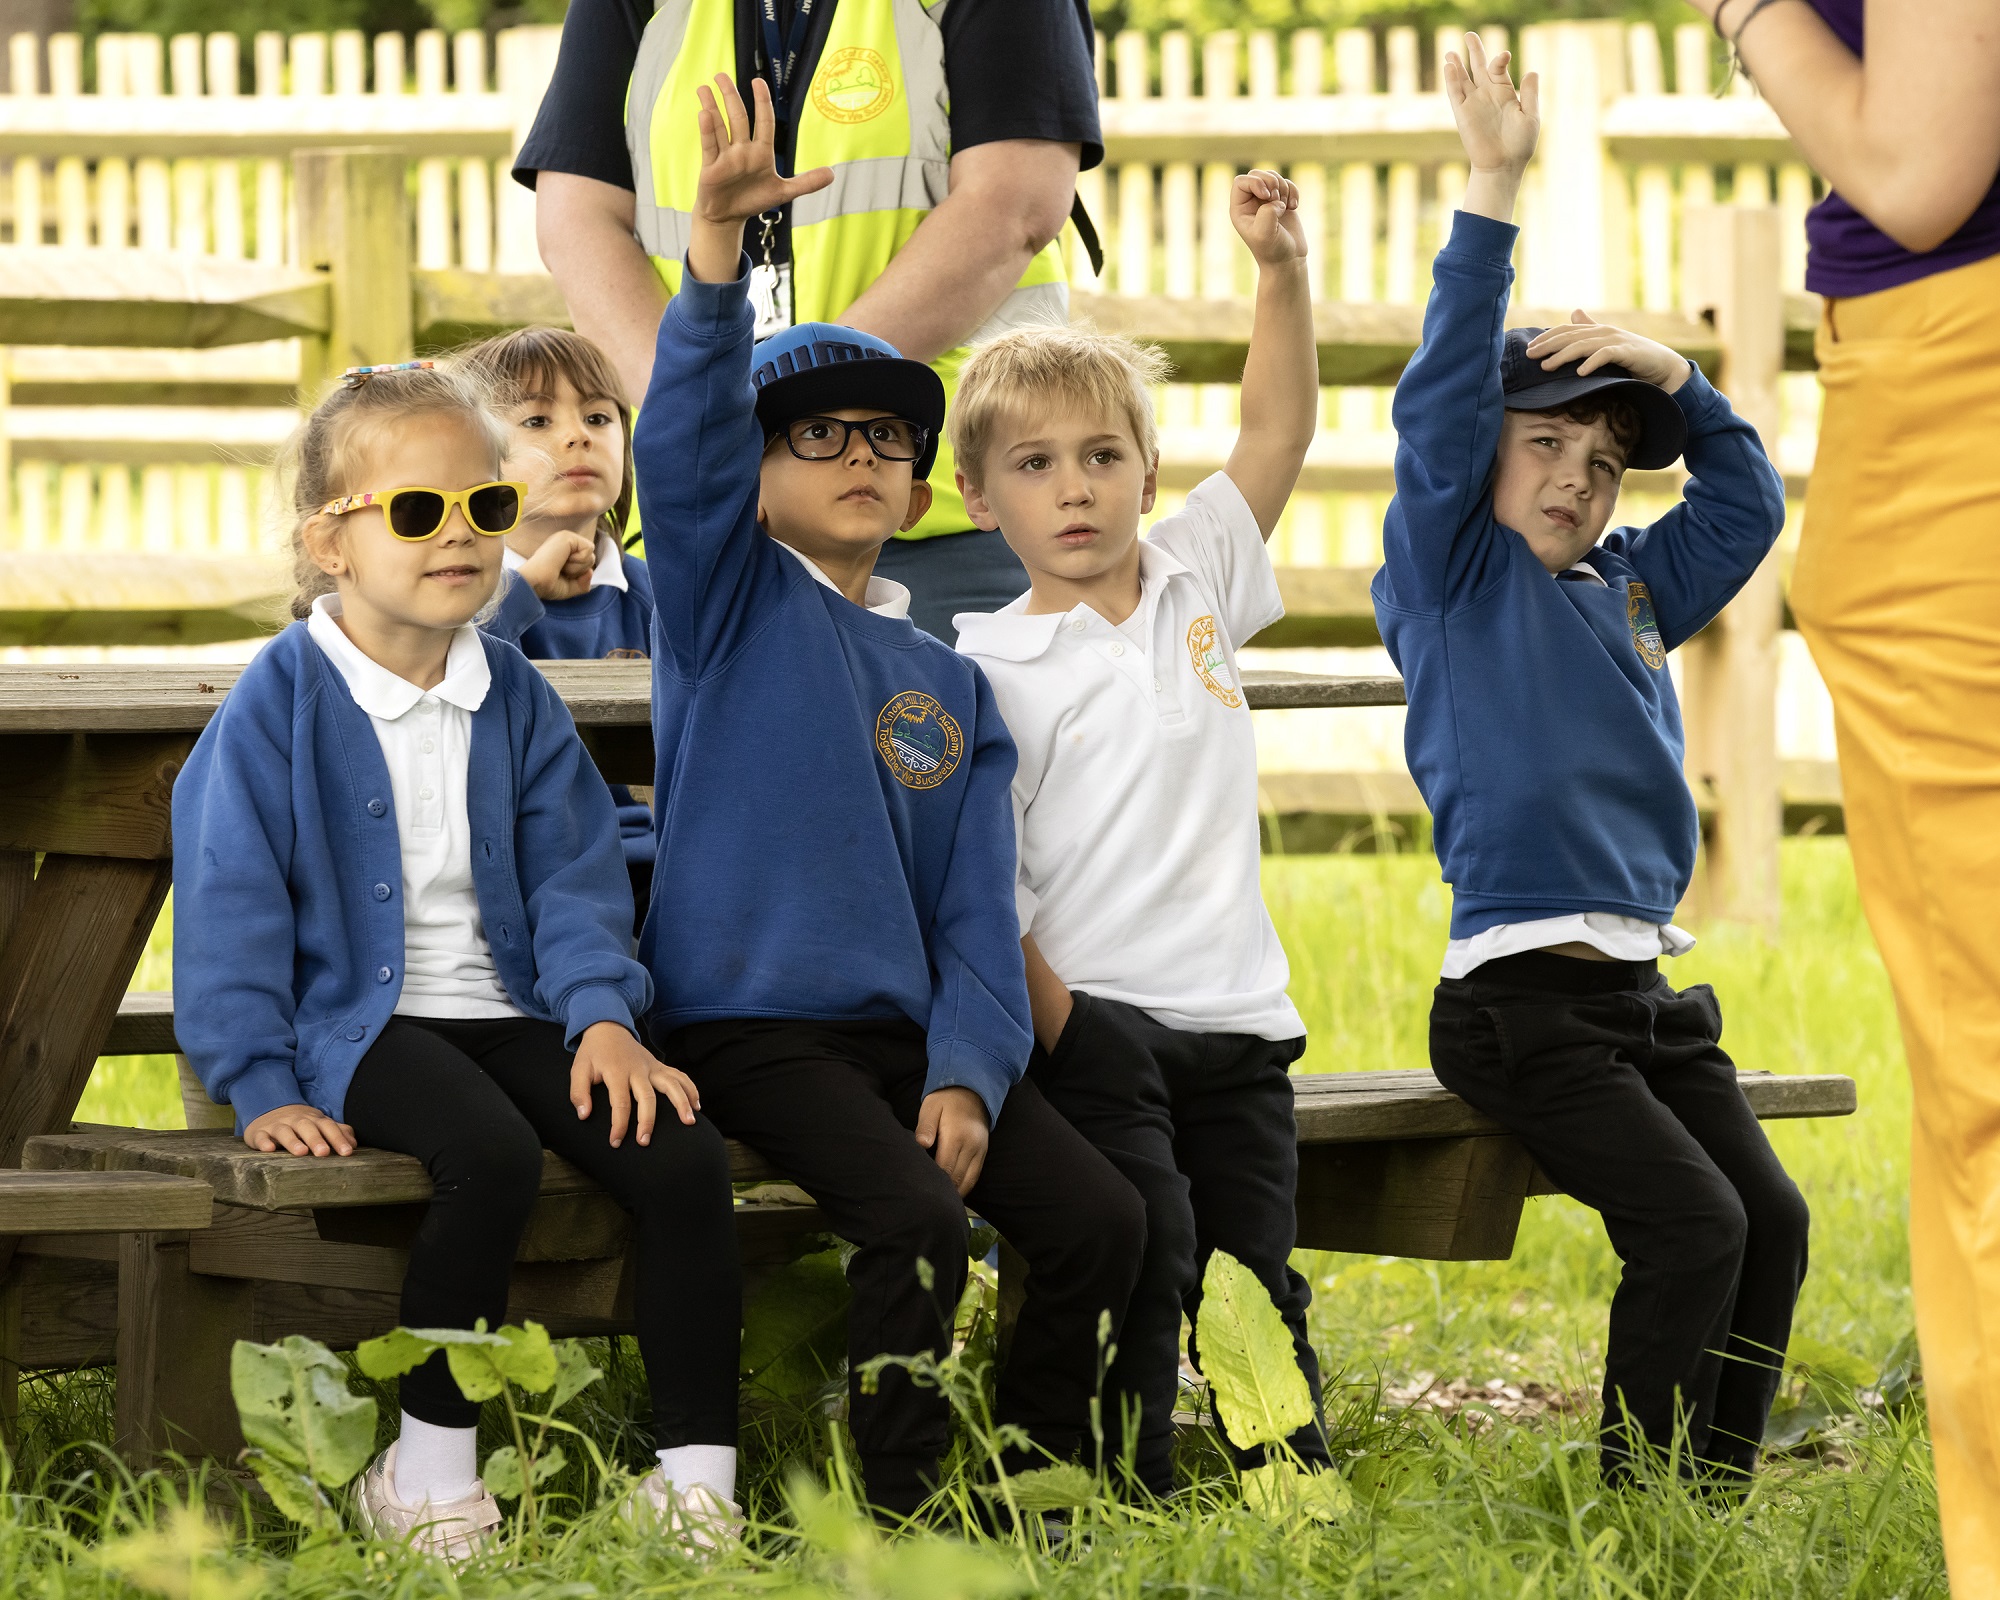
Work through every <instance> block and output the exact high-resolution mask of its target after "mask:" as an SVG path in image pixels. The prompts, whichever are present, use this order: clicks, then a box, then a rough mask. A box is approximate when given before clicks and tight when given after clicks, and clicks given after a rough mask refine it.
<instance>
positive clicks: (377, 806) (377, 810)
mask: <svg viewBox="0 0 2000 1600" xmlns="http://www.w3.org/2000/svg"><path fill="white" fill-rule="evenodd" d="M388 809H389V808H388V807H387V806H386V805H384V804H383V803H382V802H381V801H380V800H370V801H369V802H368V815H369V816H371V817H379V816H381V815H382V813H383V812H385V811H387V810H388Z"/></svg>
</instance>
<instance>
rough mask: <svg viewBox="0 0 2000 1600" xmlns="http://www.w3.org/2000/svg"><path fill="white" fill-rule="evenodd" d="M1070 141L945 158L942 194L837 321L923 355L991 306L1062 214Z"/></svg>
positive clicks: (1065, 213) (979, 149)
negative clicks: (947, 177) (946, 180)
mask: <svg viewBox="0 0 2000 1600" xmlns="http://www.w3.org/2000/svg"><path fill="white" fill-rule="evenodd" d="M1081 157H1082V152H1081V149H1080V148H1079V147H1078V146H1077V145H1073V144H1058V143H1056V142H1055V141H1053V140H1049V139H998V140H994V141H993V142H992V143H990V144H976V145H974V146H973V147H972V148H971V149H970V150H962V151H960V152H959V153H958V154H957V155H955V156H953V157H952V158H951V192H950V193H949V194H947V195H946V196H945V198H944V200H943V201H942V202H941V203H940V204H939V205H938V207H937V208H936V209H935V210H934V211H932V212H931V214H930V215H929V216H927V217H925V218H924V220H923V221H922V222H921V223H920V224H918V227H917V231H916V232H915V233H914V234H912V235H911V236H910V242H909V243H908V244H906V245H904V246H903V248H902V249H901V250H900V251H898V252H897V254H896V258H895V259H894V260H893V261H891V262H890V263H889V265H888V267H887V268H886V269H885V270H884V271H883V273H882V275H881V276H880V277H879V278H877V279H876V280H875V281H874V283H872V284H870V285H869V286H868V288H867V289H865V290H863V291H862V294H861V297H860V299H858V300H856V301H855V302H854V303H853V304H852V305H851V306H849V307H848V308H847V310H846V312H845V313H843V315H842V316H841V319H840V320H841V321H842V322H845V323H847V324H848V325H849V326H851V327H856V328H861V329H863V330H865V331H866V332H869V333H873V334H878V335H880V336H881V337H882V338H884V339H887V340H888V341H889V342H890V343H891V344H893V345H894V346H895V347H896V348H897V349H899V350H901V351H902V352H903V354H904V355H906V356H909V357H910V358H911V359H913V360H916V361H930V360H932V359H934V358H935V357H937V356H939V355H942V354H943V353H944V352H945V351H947V350H949V349H951V348H952V346H954V345H958V344H963V343H964V342H965V340H966V338H967V337H968V336H969V335H970V334H971V333H972V332H973V330H974V329H976V328H977V327H978V326H979V325H980V324H981V323H982V322H984V321H985V320H986V319H987V318H988V317H990V316H992V315H993V313H994V312H995V311H997V310H998V309H999V308H1000V302H1001V301H1003V300H1005V299H1006V298H1007V295H1008V293H1009V292H1010V291H1011V290H1012V289H1013V287H1014V285H1015V284H1017V283H1019V282H1020V281H1021V274H1022V273H1024V272H1026V271H1027V270H1028V263H1029V262H1030V261H1031V260H1033V259H1034V256H1035V252H1036V251H1038V250H1040V249H1041V248H1042V247H1043V246H1044V245H1046V244H1047V243H1048V242H1049V241H1050V240H1051V239H1053V238H1054V237H1055V236H1056V234H1057V233H1058V232H1059V231H1060V230H1061V228H1062V225H1063V223H1064V222H1066V221H1068V219H1069V209H1070V202H1071V200H1072V198H1073V197H1074V196H1075V194H1076V174H1077V166H1078V163H1079V161H1080V160H1081Z"/></svg>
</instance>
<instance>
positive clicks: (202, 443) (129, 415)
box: [0, 96, 299, 561]
mask: <svg viewBox="0 0 2000 1600" xmlns="http://www.w3.org/2000/svg"><path fill="white" fill-rule="evenodd" d="M0 98H4V97H3V96H0ZM4 422H5V427H6V433H7V438H8V441H9V443H10V444H11V445H12V446H13V450H14V454H15V455H16V456H20V457H32V458H34V459H35V460H38V461H59V462H60V461H129V462H134V463H154V462H169V463H189V464H193V465H206V464H211V463H212V464H215V465H219V466H250V465H255V466H268V465H270V463H271V462H272V461H274V460H275V459H277V454H278V451H279V450H280V448H282V447H283V445H284V443H285V441H286V440H287V439H288V438H290V437H291V434H292V430H293V429H294V428H296V427H297V426H298V423H299V414H298V412H297V411H295V410H293V409H292V408H291V407H290V406H288V405H275V406H224V405H199V404H197V403H195V401H194V400H193V399H192V398H189V399H187V400H184V401H182V403H180V404H178V405H117V404H113V403H111V402H109V401H107V400H102V399H98V400H95V401H94V403H92V404H89V405H62V404H54V405H27V404H25V403H21V402H16V403H15V404H13V405H12V406H10V407H9V409H8V410H7V412H6V415H5V418H4ZM36 553H37V554H42V552H39V551H38V552H36ZM118 553H119V554H120V555H123V554H124V553H125V552H122V551H121V552H118ZM237 559H238V560H239V561H240V560H241V558H240V557H239V558H237Z"/></svg>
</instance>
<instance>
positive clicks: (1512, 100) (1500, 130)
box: [1444, 33, 1542, 177]
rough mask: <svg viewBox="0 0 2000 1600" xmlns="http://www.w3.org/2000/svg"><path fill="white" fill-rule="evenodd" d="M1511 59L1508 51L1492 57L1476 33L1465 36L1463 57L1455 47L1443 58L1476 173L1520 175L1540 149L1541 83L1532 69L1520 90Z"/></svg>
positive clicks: (1447, 89)
mask: <svg viewBox="0 0 2000 1600" xmlns="http://www.w3.org/2000/svg"><path fill="white" fill-rule="evenodd" d="M1512 60H1513V56H1512V54H1511V53H1510V52H1509V51H1506V50H1502V51H1501V52H1500V53H1499V54H1498V55H1495V56H1493V57H1492V58H1491V59H1488V57H1487V54H1486V47H1485V46H1484V45H1483V44H1481V43H1480V42H1479V35H1478V34H1476V33H1468V34H1467V35H1466V36H1465V58H1464V60H1460V59H1459V56H1458V54H1457V52H1456V51H1453V52H1449V53H1447V54H1446V56H1445V58H1444V97H1445V99H1446V100H1447V101H1448V102H1449V103H1450V105H1451V116H1452V121H1454V122H1456V123H1457V124H1458V139H1459V143H1461V144H1462V145H1464V146H1465V154H1466V159H1467V160H1469V161H1470V162H1471V163H1472V169H1473V171H1475V172H1504V173H1508V174H1511V175H1514V176H1516V177H1518V176H1519V174H1520V173H1521V172H1522V171H1523V170H1524V169H1525V168H1526V167H1527V165H1528V162H1529V161H1530V160H1531V159H1532V158H1533V156H1534V154H1535V140H1536V138H1537V136H1538V135H1539V134H1540V133H1541V127H1542V122H1541V83H1540V80H1539V79H1537V78H1536V76H1535V74H1534V73H1532V72H1531V73H1529V74H1528V75H1527V77H1526V78H1524V79H1522V81H1521V90H1520V93H1518V94H1516V93H1515V92H1514V80H1513V79H1512V78H1511V77H1510V76H1508V72H1507V68H1508V66H1509V64H1510V63H1511V62H1512Z"/></svg>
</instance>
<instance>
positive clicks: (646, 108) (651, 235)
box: [625, 0, 694, 261]
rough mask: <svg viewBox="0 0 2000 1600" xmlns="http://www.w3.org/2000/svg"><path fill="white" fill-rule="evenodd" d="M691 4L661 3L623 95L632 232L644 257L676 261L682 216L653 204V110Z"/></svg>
mask: <svg viewBox="0 0 2000 1600" xmlns="http://www.w3.org/2000/svg"><path fill="white" fill-rule="evenodd" d="M693 13H694V0H660V5H659V9H658V10H656V11H655V12H654V13H653V15H652V18H651V20H650V21H648V22H647V24H646V31H645V32H644V33H643V34H641V35H640V37H639V54H638V56H637V58H636V59H635V60H634V61H633V63H632V80H631V83H630V84H629V85H628V87H627V88H626V91H625V149H626V151H627V152H628V153H629V154H630V155H631V157H632V193H633V195H634V197H635V200H636V204H635V205H634V207H633V217H632V232H633V233H634V234H636V235H637V236H638V240H639V244H640V247H641V248H642V249H643V250H644V251H645V252H646V254H647V255H649V256H660V257H663V258H665V259H667V260H669V261H678V260H680V258H681V257H682V256H683V255H685V254H686V253H687V242H688V232H689V229H688V218H689V215H690V214H689V213H688V212H685V211H668V210H666V209H664V208H663V207H662V206H661V205H660V204H659V202H658V195H659V192H660V191H659V189H658V188H657V187H656V186H655V185H654V183H653V108H654V106H655V105H656V103H657V102H658V101H659V98H660V94H661V91H663V90H664V89H665V88H666V86H667V75H668V74H669V73H671V72H672V71H673V70H674V58H675V57H676V56H678V55H679V54H680V53H681V41H682V40H683V39H685V38H686V37H687V25H688V18H689V17H690V16H692V15H693Z"/></svg>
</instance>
